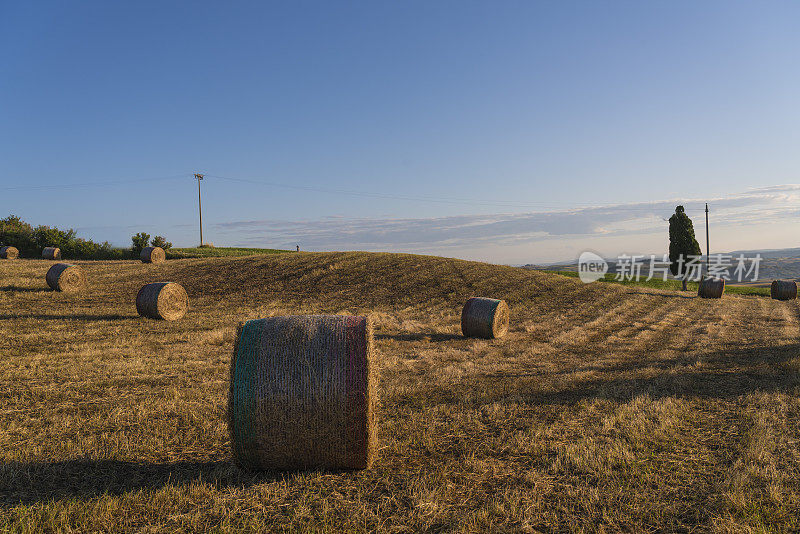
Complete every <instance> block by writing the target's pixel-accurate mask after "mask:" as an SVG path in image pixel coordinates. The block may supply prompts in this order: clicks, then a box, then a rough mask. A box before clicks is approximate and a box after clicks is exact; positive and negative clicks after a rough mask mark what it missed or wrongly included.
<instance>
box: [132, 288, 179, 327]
mask: <svg viewBox="0 0 800 534" xmlns="http://www.w3.org/2000/svg"><path fill="white" fill-rule="evenodd" d="M187 309H189V296H188V295H187V294H186V290H185V289H183V286H182V285H180V284H176V283H175V282H155V283H153V284H147V285H146V286H144V287H142V289H140V290H139V293H138V294H137V295H136V311H137V312H139V315H141V316H142V317H149V318H150V319H164V320H165V321H176V320H178V319H180V318H181V317H183V316H184V315H186V310H187Z"/></svg>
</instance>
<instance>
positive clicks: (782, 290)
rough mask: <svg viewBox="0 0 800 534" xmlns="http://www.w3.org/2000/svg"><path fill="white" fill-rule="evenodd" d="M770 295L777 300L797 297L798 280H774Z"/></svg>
mask: <svg viewBox="0 0 800 534" xmlns="http://www.w3.org/2000/svg"><path fill="white" fill-rule="evenodd" d="M770 295H771V296H772V298H774V299H775V300H792V299H796V298H797V282H795V281H794V280H773V281H772V286H771V287H770Z"/></svg>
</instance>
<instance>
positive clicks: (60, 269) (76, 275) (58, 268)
mask: <svg viewBox="0 0 800 534" xmlns="http://www.w3.org/2000/svg"><path fill="white" fill-rule="evenodd" d="M45 281H46V282H47V285H48V286H50V289H52V290H53V291H64V292H74V291H80V290H81V289H83V288H84V286H86V276H85V275H84V274H83V269H81V268H80V267H79V266H77V265H72V264H69V263H56V264H55V265H53V266H52V267H50V269H48V271H47V274H46V275H45Z"/></svg>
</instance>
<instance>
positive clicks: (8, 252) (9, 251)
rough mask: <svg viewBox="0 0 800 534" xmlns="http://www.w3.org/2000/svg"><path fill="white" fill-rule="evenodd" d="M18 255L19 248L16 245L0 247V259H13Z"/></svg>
mask: <svg viewBox="0 0 800 534" xmlns="http://www.w3.org/2000/svg"><path fill="white" fill-rule="evenodd" d="M18 257H19V250H17V248H16V247H12V246H9V245H7V246H4V247H0V259H3V260H15V259H17V258H18Z"/></svg>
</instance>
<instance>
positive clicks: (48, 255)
mask: <svg viewBox="0 0 800 534" xmlns="http://www.w3.org/2000/svg"><path fill="white" fill-rule="evenodd" d="M42 259H43V260H60V259H61V249H60V248H58V247H44V249H43V250H42Z"/></svg>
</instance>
